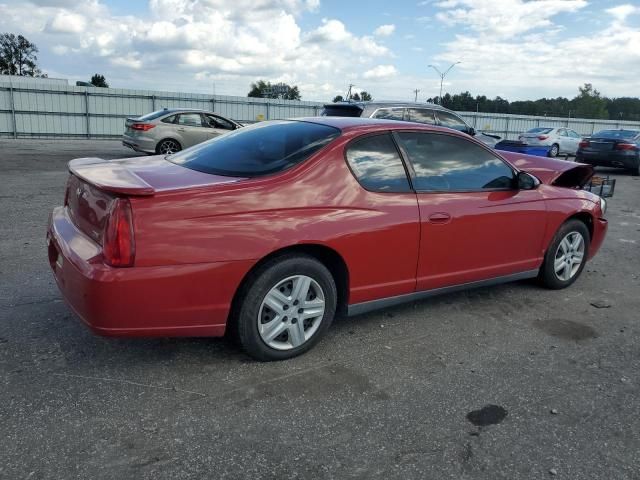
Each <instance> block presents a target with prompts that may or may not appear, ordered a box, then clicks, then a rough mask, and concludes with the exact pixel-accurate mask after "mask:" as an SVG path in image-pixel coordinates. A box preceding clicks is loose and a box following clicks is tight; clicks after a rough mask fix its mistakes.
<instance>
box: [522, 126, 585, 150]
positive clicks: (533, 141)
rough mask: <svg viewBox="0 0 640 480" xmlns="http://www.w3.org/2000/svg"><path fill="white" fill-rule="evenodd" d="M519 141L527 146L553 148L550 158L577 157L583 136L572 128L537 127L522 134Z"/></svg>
mask: <svg viewBox="0 0 640 480" xmlns="http://www.w3.org/2000/svg"><path fill="white" fill-rule="evenodd" d="M518 140H520V141H521V142H524V143H526V144H527V145H539V146H544V147H551V149H550V150H549V156H550V157H557V156H558V155H562V154H564V155H575V154H576V152H577V151H578V144H579V143H580V141H581V140H582V136H581V135H580V134H578V133H577V132H575V131H574V130H571V129H570V128H552V127H536V128H532V129H531V130H528V131H526V132H524V133H521V134H520V136H519V137H518Z"/></svg>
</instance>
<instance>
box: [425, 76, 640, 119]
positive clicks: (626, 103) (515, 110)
mask: <svg viewBox="0 0 640 480" xmlns="http://www.w3.org/2000/svg"><path fill="white" fill-rule="evenodd" d="M438 100H439V99H438V97H433V98H429V99H427V101H428V102H432V103H442V106H444V107H446V108H449V109H451V110H456V111H461V112H483V113H511V114H516V115H536V116H547V117H576V118H594V119H606V120H629V121H640V98H636V97H618V98H608V97H603V96H602V95H601V94H600V92H599V91H598V90H596V89H595V88H594V87H593V85H592V84H590V83H585V84H584V85H583V86H581V87H578V94H577V95H576V96H575V97H574V98H572V99H568V98H565V97H557V98H540V99H538V100H518V101H514V102H510V101H509V100H506V99H504V98H501V97H495V98H493V99H491V98H487V97H486V96H485V95H477V96H475V97H474V96H472V95H471V94H470V93H469V92H462V93H457V94H454V95H450V94H448V93H447V94H446V95H443V96H442V102H439V101H438Z"/></svg>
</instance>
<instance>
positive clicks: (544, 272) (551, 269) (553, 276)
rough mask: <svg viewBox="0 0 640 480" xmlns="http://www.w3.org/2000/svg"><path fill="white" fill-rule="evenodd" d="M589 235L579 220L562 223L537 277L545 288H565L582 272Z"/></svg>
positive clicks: (586, 254) (587, 249) (586, 255)
mask: <svg viewBox="0 0 640 480" xmlns="http://www.w3.org/2000/svg"><path fill="white" fill-rule="evenodd" d="M590 240H591V235H590V234H589V229H588V228H587V226H586V225H585V224H584V222H581V221H580V220H577V219H573V220H569V221H568V222H566V223H564V224H563V225H562V226H561V227H560V229H558V231H557V232H556V235H555V236H554V237H553V240H552V241H551V244H550V245H549V248H548V249H547V253H546V254H545V257H544V262H543V264H542V268H541V269H540V274H539V275H538V278H539V280H540V282H541V283H542V285H544V286H545V287H547V288H550V289H554V290H558V289H561V288H566V287H568V286H569V285H571V284H572V283H573V282H575V281H576V280H577V278H578V277H579V276H580V274H581V273H582V270H583V269H584V266H585V264H586V262H587V257H588V255H589V246H590Z"/></svg>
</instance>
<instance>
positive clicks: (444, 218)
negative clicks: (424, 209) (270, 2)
mask: <svg viewBox="0 0 640 480" xmlns="http://www.w3.org/2000/svg"><path fill="white" fill-rule="evenodd" d="M450 221H451V215H449V214H448V213H445V212H437V213H432V214H431V215H429V222H431V223H449V222H450Z"/></svg>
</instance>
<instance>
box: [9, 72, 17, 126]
mask: <svg viewBox="0 0 640 480" xmlns="http://www.w3.org/2000/svg"><path fill="white" fill-rule="evenodd" d="M9 98H10V100H11V121H12V123H13V138H18V127H17V126H16V125H17V124H16V106H15V104H14V103H13V82H9Z"/></svg>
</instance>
